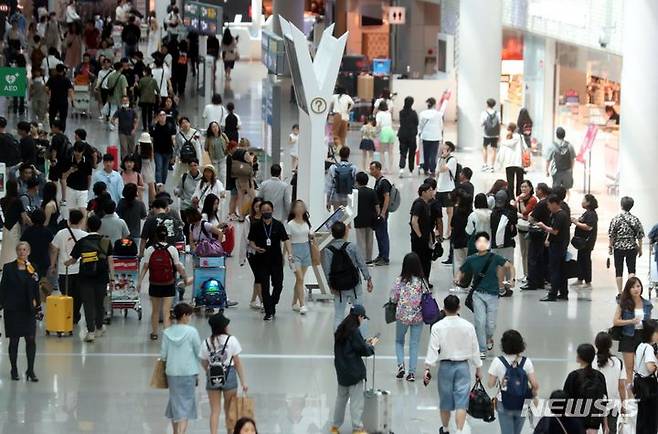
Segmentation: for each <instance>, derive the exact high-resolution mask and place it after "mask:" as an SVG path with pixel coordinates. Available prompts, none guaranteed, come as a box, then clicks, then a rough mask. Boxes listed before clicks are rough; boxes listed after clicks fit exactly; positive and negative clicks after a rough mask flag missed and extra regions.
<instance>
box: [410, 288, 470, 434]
mask: <svg viewBox="0 0 658 434" xmlns="http://www.w3.org/2000/svg"><path fill="white" fill-rule="evenodd" d="M443 309H444V310H445V312H446V317H445V318H443V319H442V320H441V321H438V322H436V323H434V325H432V328H431V331H430V340H429V343H428V345H427V357H425V374H424V375H423V383H424V384H425V385H428V384H429V383H430V380H431V379H432V375H431V374H430V369H431V367H432V366H434V365H435V364H436V363H437V362H439V368H438V370H437V373H436V378H437V386H438V389H439V408H440V412H441V428H439V434H448V426H449V424H450V413H451V412H453V411H454V412H455V424H456V425H457V433H458V434H461V433H462V430H463V429H464V423H465V422H466V409H467V408H468V396H469V391H470V388H471V370H470V367H471V366H472V367H474V368H475V378H476V379H480V378H482V372H481V368H482V360H480V357H478V340H477V338H476V335H475V329H474V328H473V324H471V323H470V322H468V321H466V320H465V319H463V318H462V317H460V316H459V298H458V297H457V296H456V295H449V296H447V297H446V298H445V300H444V301H443Z"/></svg>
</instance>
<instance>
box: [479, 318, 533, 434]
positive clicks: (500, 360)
mask: <svg viewBox="0 0 658 434" xmlns="http://www.w3.org/2000/svg"><path fill="white" fill-rule="evenodd" d="M500 346H501V349H502V350H503V355H502V356H499V357H496V358H495V359H494V360H493V361H492V362H491V365H490V366H489V380H488V386H489V387H494V386H497V387H498V395H497V397H498V405H497V409H498V423H499V424H500V432H501V433H505V434H521V430H522V429H523V424H524V423H525V417H524V416H523V415H522V410H523V405H521V408H510V407H512V406H516V405H518V403H519V401H518V399H516V398H518V394H516V395H513V394H512V393H511V392H512V391H511V390H509V392H510V393H509V395H508V394H507V392H508V371H509V370H511V369H515V368H522V369H523V371H524V372H525V375H526V377H527V378H528V382H529V383H530V387H529V389H528V387H527V385H526V388H525V389H524V388H523V385H521V386H520V387H518V386H517V387H515V391H516V392H519V391H520V392H524V391H525V395H526V396H525V397H521V398H520V399H530V398H535V397H537V391H538V390H539V383H538V382H537V377H536V376H535V368H534V366H533V365H532V361H531V360H530V359H529V358H527V357H524V356H523V355H522V354H523V352H524V351H525V342H524V341H523V337H522V336H521V333H519V332H518V331H516V330H507V331H506V332H505V333H503V337H502V338H501V339H500ZM520 402H521V403H523V401H520ZM505 406H507V408H506V407H505Z"/></svg>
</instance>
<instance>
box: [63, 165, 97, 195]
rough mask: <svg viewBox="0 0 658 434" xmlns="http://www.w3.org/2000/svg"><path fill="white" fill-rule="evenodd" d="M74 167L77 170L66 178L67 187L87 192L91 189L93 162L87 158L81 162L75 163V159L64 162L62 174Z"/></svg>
mask: <svg viewBox="0 0 658 434" xmlns="http://www.w3.org/2000/svg"><path fill="white" fill-rule="evenodd" d="M72 167H76V168H77V170H74V171H73V172H71V173H70V174H69V176H68V178H66V185H67V186H68V187H70V188H72V189H73V190H78V191H86V190H88V189H89V181H90V179H89V177H90V176H91V171H92V167H91V162H90V161H89V160H88V159H87V157H84V156H83V157H82V158H81V159H80V161H75V158H73V157H72V158H71V159H70V160H66V161H64V162H62V169H61V170H62V173H65V172H67V171H68V170H69V169H71V168H72Z"/></svg>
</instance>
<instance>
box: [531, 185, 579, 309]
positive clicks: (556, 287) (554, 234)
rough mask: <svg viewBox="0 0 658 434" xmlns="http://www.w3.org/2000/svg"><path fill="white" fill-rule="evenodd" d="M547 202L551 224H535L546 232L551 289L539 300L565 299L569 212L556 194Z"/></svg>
mask: <svg viewBox="0 0 658 434" xmlns="http://www.w3.org/2000/svg"><path fill="white" fill-rule="evenodd" d="M547 203H548V209H549V210H550V211H551V225H550V226H548V225H546V224H544V223H541V222H539V223H537V226H539V227H540V228H541V229H542V230H543V231H545V232H546V233H548V267H549V269H550V271H551V273H550V274H551V290H550V292H549V293H548V294H547V295H546V297H544V298H542V299H541V301H556V300H558V299H561V300H566V299H567V298H568V294H569V289H568V288H567V274H566V270H565V256H566V254H567V247H569V238H570V234H569V226H570V225H571V220H570V218H569V214H567V212H566V211H565V210H563V209H562V206H561V203H562V200H560V198H559V197H558V196H557V195H555V194H551V195H550V196H549V197H548V200H547Z"/></svg>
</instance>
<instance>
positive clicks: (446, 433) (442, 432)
mask: <svg viewBox="0 0 658 434" xmlns="http://www.w3.org/2000/svg"><path fill="white" fill-rule="evenodd" d="M439 434H450V431H448V430H447V429H443V427H441V428H439Z"/></svg>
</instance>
